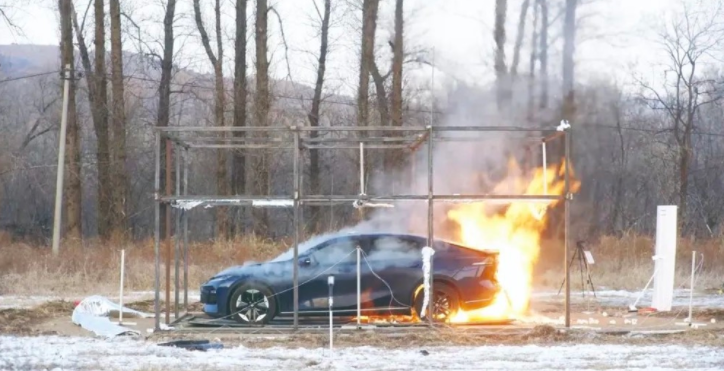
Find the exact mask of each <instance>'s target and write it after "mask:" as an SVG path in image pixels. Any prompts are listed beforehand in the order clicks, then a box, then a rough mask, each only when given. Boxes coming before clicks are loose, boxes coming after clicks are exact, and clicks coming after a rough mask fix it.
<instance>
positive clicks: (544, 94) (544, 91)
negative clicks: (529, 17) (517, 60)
mask: <svg viewBox="0 0 724 371" xmlns="http://www.w3.org/2000/svg"><path fill="white" fill-rule="evenodd" d="M538 6H540V17H541V22H540V24H541V26H540V27H541V30H540V51H539V53H540V85H541V93H540V108H542V109H546V108H548V0H538Z"/></svg>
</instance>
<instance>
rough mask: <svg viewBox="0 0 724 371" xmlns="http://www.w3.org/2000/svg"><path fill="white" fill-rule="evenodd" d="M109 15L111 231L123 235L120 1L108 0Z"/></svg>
mask: <svg viewBox="0 0 724 371" xmlns="http://www.w3.org/2000/svg"><path fill="white" fill-rule="evenodd" d="M110 16H111V92H112V93H111V96H112V99H113V100H112V104H111V125H110V133H111V142H110V144H111V145H110V148H111V151H110V152H111V179H112V182H113V187H111V235H112V236H115V237H123V238H125V237H126V230H127V225H126V223H127V218H126V200H127V198H128V173H127V171H126V100H125V97H124V94H125V89H124V87H123V44H122V41H121V4H120V2H119V0H110Z"/></svg>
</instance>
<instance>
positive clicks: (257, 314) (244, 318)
mask: <svg viewBox="0 0 724 371" xmlns="http://www.w3.org/2000/svg"><path fill="white" fill-rule="evenodd" d="M229 313H230V314H231V317H232V318H233V319H234V320H235V321H236V322H239V323H241V324H245V325H264V324H267V323H269V321H271V320H272V319H273V318H274V316H276V314H277V302H276V300H275V298H274V293H273V292H272V291H271V290H270V289H269V288H268V287H266V286H264V285H262V284H259V283H255V282H250V283H244V284H242V285H241V286H239V287H237V288H236V289H235V290H234V293H233V294H231V296H230V297H229Z"/></svg>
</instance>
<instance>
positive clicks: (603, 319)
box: [0, 300, 724, 348]
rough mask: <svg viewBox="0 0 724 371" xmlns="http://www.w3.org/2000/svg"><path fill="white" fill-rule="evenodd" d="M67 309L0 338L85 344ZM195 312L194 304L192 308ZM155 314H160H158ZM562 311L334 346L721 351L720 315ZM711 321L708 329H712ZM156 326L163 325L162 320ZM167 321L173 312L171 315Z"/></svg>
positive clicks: (149, 307) (167, 335) (539, 307)
mask: <svg viewBox="0 0 724 371" xmlns="http://www.w3.org/2000/svg"><path fill="white" fill-rule="evenodd" d="M128 307H131V308H133V309H136V310H140V311H146V312H153V301H149V300H143V301H137V302H132V303H130V304H128ZM73 308H74V304H73V303H72V302H69V301H51V302H47V303H45V304H42V305H40V306H37V307H34V308H31V309H4V310H0V334H11V335H21V336H39V335H59V336H71V337H92V336H93V334H92V333H91V332H89V331H86V330H84V329H82V328H81V327H79V326H77V325H75V324H73V323H72V322H71V314H72V311H73ZM190 309H191V310H192V311H198V310H199V309H200V307H199V306H198V304H195V305H192V306H191V308H190ZM162 313H163V311H162ZM563 313H564V312H563V305H562V304H561V303H559V302H551V301H545V300H543V301H537V302H533V305H532V314H531V315H530V316H529V317H526V318H521V319H519V320H517V321H515V322H514V323H512V324H509V325H494V326H493V325H491V326H443V327H438V328H435V329H429V328H416V329H407V330H400V329H397V330H396V329H390V328H377V329H375V330H369V329H367V330H348V329H346V330H336V332H335V344H336V345H337V346H360V345H380V346H381V345H384V346H385V347H407V346H421V345H425V346H433V345H458V344H468V345H469V344H480V345H485V344H557V343H615V344H619V343H627V344H628V343H630V344H652V343H666V344H672V343H675V344H676V343H680V344H702V345H714V346H724V308H707V309H697V310H695V311H694V324H695V325H698V326H697V327H692V326H689V325H688V323H686V322H684V319H685V318H686V317H687V316H688V311H687V310H686V308H674V310H673V311H671V312H666V313H630V312H628V310H626V308H621V307H613V306H604V305H600V304H598V303H596V302H595V301H586V302H581V301H577V302H574V303H572V305H571V328H570V329H565V328H564V326H562V322H561V321H562V319H563ZM712 319H713V320H714V321H715V322H712ZM161 321H162V323H164V322H165V318H164V316H163V314H162V318H161ZM171 321H173V313H172V314H171ZM124 324H125V325H126V326H128V327H129V328H132V329H135V330H137V331H139V332H140V333H141V337H143V338H146V339H147V340H149V341H152V342H163V341H169V340H179V339H186V340H189V339H207V340H212V341H213V340H215V341H222V342H224V343H225V344H227V345H245V346H249V347H270V346H301V347H310V348H314V347H324V346H325V344H327V342H328V341H329V339H328V333H327V332H326V331H325V330H324V328H320V329H318V330H317V331H306V332H298V333H291V332H288V331H282V330H274V329H269V328H267V329H265V330H262V329H260V330H255V331H249V330H248V329H246V331H231V330H230V329H223V330H219V329H214V328H209V329H204V330H198V329H195V330H186V329H184V328H183V326H177V327H176V329H181V330H184V331H160V332H158V333H152V332H151V331H150V329H152V328H153V327H154V319H153V318H128V317H127V316H124Z"/></svg>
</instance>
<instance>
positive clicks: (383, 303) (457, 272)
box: [201, 233, 500, 324]
mask: <svg viewBox="0 0 724 371" xmlns="http://www.w3.org/2000/svg"><path fill="white" fill-rule="evenodd" d="M425 246H427V239H426V238H425V237H421V236H415V235H408V234H392V233H371V234H366V233H351V234H345V235H334V236H329V237H321V238H315V239H312V240H310V241H308V242H307V243H305V244H302V245H300V246H299V255H298V259H297V260H296V261H294V259H293V255H292V254H293V251H287V252H286V253H284V254H282V255H281V256H279V257H277V258H276V259H273V260H271V261H269V262H266V263H261V264H247V265H244V266H237V267H232V268H229V269H226V270H224V271H222V272H220V273H218V274H217V275H215V276H214V277H213V278H211V279H210V280H209V281H208V282H206V283H204V284H203V285H202V286H201V302H202V303H203V305H204V312H205V313H206V314H208V315H210V316H211V317H215V318H233V319H234V320H236V321H237V322H240V323H243V324H265V323H268V322H269V321H271V320H272V319H274V318H275V317H276V316H284V315H290V314H292V313H293V312H294V285H293V269H294V264H297V265H298V282H299V301H298V302H299V315H300V317H302V316H315V315H325V314H326V313H328V311H329V293H328V283H327V278H328V276H330V275H332V276H334V278H335V281H334V294H333V303H332V307H333V310H334V312H335V313H336V314H337V315H342V316H344V315H348V316H355V315H356V314H357V306H358V303H357V300H358V297H359V299H360V307H361V308H362V309H361V311H362V314H363V315H365V316H372V315H417V316H419V315H420V312H421V310H422V306H423V298H424V294H423V293H424V291H423V288H424V285H423V277H424V272H423V260H422V249H423V247H425ZM358 247H359V253H358V249H357V248H358ZM432 248H433V249H434V250H435V253H434V255H433V257H432V273H433V277H434V281H433V290H434V295H433V302H432V303H430V307H431V308H432V310H433V318H434V319H435V320H439V321H448V320H450V319H452V318H454V317H455V316H456V314H457V313H458V312H459V311H469V310H477V309H482V308H484V307H486V306H488V305H490V304H491V303H492V302H493V300H494V299H495V298H496V296H497V294H498V293H499V291H500V287H499V285H498V282H497V279H496V276H497V266H498V253H497V252H496V251H487V250H480V249H473V248H470V247H468V246H464V245H461V244H457V243H453V242H449V241H444V240H437V241H435V242H434V244H433V246H432ZM358 254H359V258H358ZM358 269H359V280H360V290H359V291H358V286H357V280H358V273H357V271H358Z"/></svg>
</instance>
